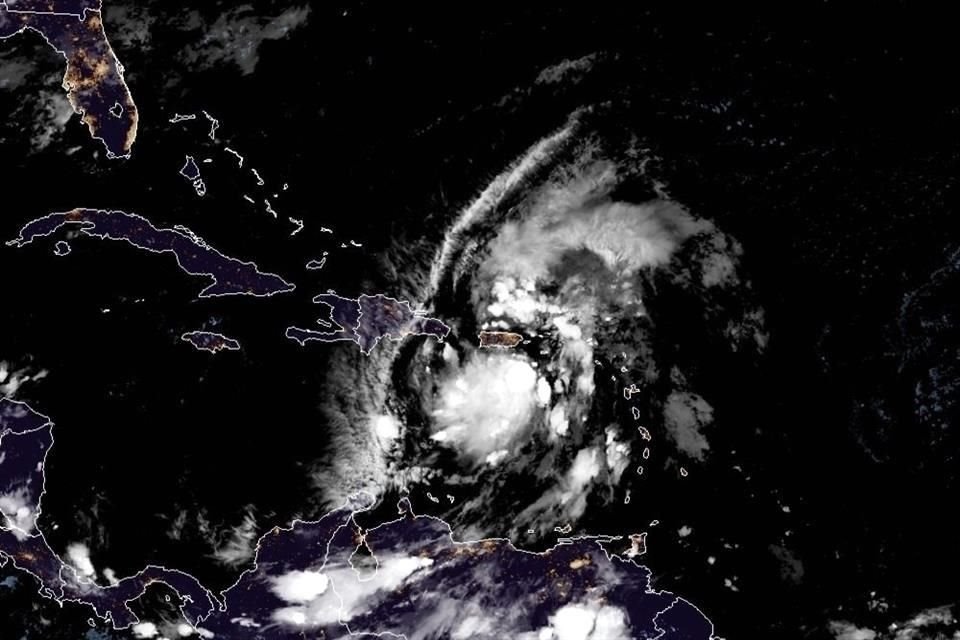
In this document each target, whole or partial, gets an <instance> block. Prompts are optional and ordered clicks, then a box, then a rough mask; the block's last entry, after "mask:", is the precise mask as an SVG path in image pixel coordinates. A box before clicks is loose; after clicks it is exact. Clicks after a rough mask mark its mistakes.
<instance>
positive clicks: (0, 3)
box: [0, 0, 140, 160]
mask: <svg viewBox="0 0 960 640" xmlns="http://www.w3.org/2000/svg"><path fill="white" fill-rule="evenodd" d="M98 6H99V7H100V8H98V9H90V8H88V7H84V9H83V13H82V14H78V13H69V12H68V13H59V12H53V11H18V10H16V9H10V7H9V6H7V3H6V1H5V0H0V10H3V11H6V12H7V13H11V14H15V15H16V14H19V15H37V16H59V17H73V18H77V19H78V20H79V21H80V22H83V21H84V20H86V19H87V14H88V13H95V14H97V16H99V17H100V26H101V29H102V30H103V44H104V45H105V46H106V48H107V51H108V52H109V54H110V55H111V56H113V60H114V62H116V69H117V77H118V78H119V80H120V85H121V86H122V87H123V88H124V90H125V91H126V92H127V95H128V96H129V97H130V103H131V104H132V105H133V109H134V113H135V116H134V120H133V127H132V134H131V135H132V136H133V137H132V139H131V140H130V151H128V152H127V153H126V154H123V155H119V154H117V153H114V152H113V151H111V150H110V147H109V146H107V141H106V140H105V139H104V138H103V137H102V136H97V135H94V133H93V132H92V131H90V127H89V125H87V124H86V123H85V122H83V116H85V115H86V113H87V112H86V111H84V110H82V109H79V108H78V107H75V106H74V104H73V102H72V101H70V100H69V99H68V102H70V108H71V109H72V110H73V112H74V113H75V114H76V115H78V116H80V121H81V122H83V124H84V125H85V126H87V132H88V133H89V134H90V137H91V138H92V139H93V140H95V141H97V142H99V143H100V144H101V145H102V146H103V148H104V150H106V152H107V159H108V160H118V159H122V160H127V159H129V158H130V156H131V155H132V154H133V145H134V143H135V142H136V140H137V130H138V128H139V123H140V109H139V107H137V103H136V101H135V100H134V99H133V92H132V91H131V90H130V87H129V85H127V81H126V79H124V75H123V74H124V71H125V69H124V66H123V64H122V63H121V62H120V58H119V56H117V53H116V51H114V50H113V46H112V45H111V44H110V39H109V38H108V37H107V29H106V27H104V26H103V15H102V11H101V10H102V9H103V1H102V0H101V1H100V2H99V3H98ZM24 31H33V32H34V33H37V34H39V36H40V37H41V38H43V41H44V42H46V43H47V46H49V47H50V48H51V49H53V50H54V51H55V52H56V53H58V54H60V56H61V57H62V58H63V60H64V63H65V65H64V71H63V79H62V80H61V83H60V86H61V88H62V89H63V90H64V91H65V92H66V93H67V96H68V98H69V94H70V89H69V88H68V86H67V74H68V73H69V72H70V60H69V59H68V58H67V52H66V51H63V50H61V49H60V48H58V47H57V46H56V45H55V44H53V42H51V41H50V38H48V37H47V34H45V33H44V32H43V30H41V29H39V28H37V27H35V26H32V25H28V24H25V25H22V26H21V27H20V28H19V29H17V30H16V31H14V32H13V33H11V34H9V35H6V36H0V41H3V40H8V39H10V38H15V37H16V36H18V35H20V34H22V33H23V32H24ZM108 111H109V110H108Z"/></svg>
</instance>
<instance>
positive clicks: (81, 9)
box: [0, 0, 102, 17]
mask: <svg viewBox="0 0 960 640" xmlns="http://www.w3.org/2000/svg"><path fill="white" fill-rule="evenodd" d="M0 4H5V5H7V9H9V10H10V11H11V12H16V11H29V12H31V13H64V14H69V15H74V16H77V17H82V16H83V14H84V13H85V12H87V11H100V8H101V4H102V2H101V1H100V0H4V2H2V3H0Z"/></svg>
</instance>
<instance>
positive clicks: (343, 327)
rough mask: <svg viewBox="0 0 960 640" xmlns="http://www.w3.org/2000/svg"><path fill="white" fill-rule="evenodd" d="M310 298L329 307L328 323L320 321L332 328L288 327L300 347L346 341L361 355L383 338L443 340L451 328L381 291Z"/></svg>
mask: <svg viewBox="0 0 960 640" xmlns="http://www.w3.org/2000/svg"><path fill="white" fill-rule="evenodd" d="M313 301H314V303H316V304H322V305H325V306H326V307H327V308H328V309H329V322H327V320H321V321H319V322H320V324H322V325H327V324H330V323H332V325H333V326H334V328H331V329H330V330H328V331H317V330H316V329H302V328H300V327H288V328H287V331H286V336H287V337H288V338H290V339H291V340H296V341H297V342H299V343H300V345H301V346H302V345H305V344H306V343H307V342H310V341H312V340H315V341H319V342H343V341H347V342H353V343H356V344H357V345H358V346H359V347H360V351H361V352H363V354H364V355H369V354H370V352H371V351H373V348H374V347H376V346H377V344H378V343H379V342H380V341H381V340H382V339H383V338H390V339H391V340H402V339H403V338H404V337H406V336H410V335H425V336H432V337H434V338H436V339H438V340H443V339H444V338H446V337H447V335H448V334H449V333H450V327H448V326H447V325H445V324H443V323H442V322H440V321H439V320H437V319H436V318H428V317H426V316H425V315H423V314H422V313H420V312H417V311H414V310H413V309H411V308H410V303H409V302H404V301H400V300H396V299H394V298H389V297H387V296H385V295H382V294H378V295H375V296H368V295H362V296H360V297H359V298H344V297H341V296H338V295H336V294H333V293H321V294H320V295H318V296H316V297H314V299H313Z"/></svg>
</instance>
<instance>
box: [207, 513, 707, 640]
mask: <svg viewBox="0 0 960 640" xmlns="http://www.w3.org/2000/svg"><path fill="white" fill-rule="evenodd" d="M400 506H401V508H402V509H403V510H404V514H403V515H402V517H401V518H399V519H398V520H395V521H392V522H388V523H385V524H382V525H379V526H377V527H374V528H372V529H368V530H364V529H362V528H361V527H360V526H359V525H358V524H357V522H356V521H355V520H354V517H353V516H354V514H355V513H356V511H351V510H350V509H349V508H344V509H340V510H338V511H335V512H333V513H332V514H329V515H328V516H326V517H325V518H323V519H322V520H320V521H319V522H314V523H304V522H299V523H296V524H295V525H294V527H293V528H292V529H286V530H281V529H277V530H274V531H273V532H271V533H270V534H268V535H267V536H265V537H264V538H263V539H262V540H261V543H260V548H259V553H258V555H257V560H256V568H255V569H254V570H252V571H250V572H248V573H246V574H244V575H243V576H242V577H241V579H240V580H239V581H238V582H237V584H236V585H234V586H233V587H232V588H230V589H228V590H227V591H225V592H224V600H225V603H226V611H221V612H217V613H215V614H214V615H212V616H211V617H210V618H208V619H206V620H204V621H203V623H202V624H201V626H202V628H204V629H206V630H208V631H211V632H213V633H214V637H228V638H232V639H236V640H246V639H250V640H253V639H254V638H257V639H266V640H270V639H277V640H279V639H287V638H291V639H292V638H300V637H302V636H301V634H305V635H307V636H309V637H331V638H333V637H341V636H342V635H343V634H344V632H345V631H346V630H348V629H349V632H351V633H354V634H369V635H371V636H374V635H377V634H386V635H391V637H402V635H405V636H406V637H432V638H448V637H451V636H453V635H454V632H455V631H456V630H457V628H458V626H459V625H460V624H462V623H463V622H464V620H465V619H466V618H468V617H471V616H474V617H477V618H478V624H483V625H489V626H487V627H485V632H484V633H482V634H480V636H482V637H491V638H492V637H501V638H515V637H518V636H520V635H522V634H525V633H528V634H531V637H536V636H537V635H538V633H539V632H540V631H541V630H543V629H544V628H547V627H550V626H551V624H552V617H553V616H554V615H555V614H556V612H557V611H558V610H560V609H562V608H563V607H566V606H586V607H595V608H597V609H599V608H600V607H610V608H613V610H615V611H616V613H617V615H621V616H622V617H623V620H624V624H625V627H626V629H625V630H624V632H625V633H628V634H629V637H633V638H664V639H668V640H680V639H681V638H682V639H689V640H709V639H710V638H711V637H712V633H713V626H712V624H711V623H710V621H709V620H708V619H707V618H706V617H705V616H704V615H703V614H702V613H701V612H700V611H699V610H697V609H696V608H695V607H693V606H692V605H690V604H689V603H688V602H686V601H685V600H682V599H681V598H677V597H676V596H675V595H674V594H672V593H669V592H666V591H656V590H654V589H652V587H651V585H650V571H649V570H648V569H647V568H645V567H643V566H641V565H638V564H635V563H634V562H632V561H628V560H623V559H622V558H620V557H618V556H610V555H608V554H607V553H606V552H605V551H604V550H603V549H602V548H601V546H600V545H599V544H598V541H599V538H594V537H584V538H578V539H574V540H570V541H568V542H567V543H565V544H561V545H558V546H557V547H555V548H553V549H551V550H549V551H547V552H545V553H539V554H537V553H528V552H524V551H520V550H517V549H516V548H514V547H513V546H512V545H511V544H510V542H509V541H507V540H482V541H476V542H455V541H454V540H453V538H452V537H451V531H450V528H449V527H448V526H447V525H446V524H445V523H444V522H443V521H441V520H438V519H435V518H431V517H425V516H416V515H414V514H413V513H412V512H411V511H410V510H409V504H408V503H406V502H405V501H401V505H400ZM354 509H356V510H361V509H358V508H356V507H354ZM607 539H608V540H609V538H607ZM361 551H364V553H361ZM398 573H399V574H400V575H399V578H391V576H397V574H398ZM310 575H312V576H313V577H314V578H317V577H318V576H321V575H322V576H323V577H324V578H320V579H321V580H323V579H325V580H327V581H329V584H328V585H325V586H320V587H318V588H317V589H316V590H315V592H314V593H312V594H310V595H309V596H307V597H304V594H303V592H302V591H300V592H299V593H290V592H285V591H284V589H283V588H282V587H283V585H284V584H285V582H286V581H288V580H290V579H298V580H299V581H301V583H303V582H305V580H304V577H306V576H310ZM298 596H299V599H298ZM661 622H662V624H661ZM401 634H402V635H401ZM552 637H555V636H552Z"/></svg>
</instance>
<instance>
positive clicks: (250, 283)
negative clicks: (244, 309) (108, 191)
mask: <svg viewBox="0 0 960 640" xmlns="http://www.w3.org/2000/svg"><path fill="white" fill-rule="evenodd" d="M65 227H66V228H70V229H75V230H77V231H79V232H80V233H81V234H83V235H86V236H90V237H92V238H99V239H102V240H122V241H125V242H127V243H128V244H130V245H133V246H134V247H136V248H138V249H143V250H144V251H150V252H152V253H172V254H173V255H174V257H175V258H176V260H177V265H178V266H179V267H180V269H182V270H183V271H184V272H186V273H188V274H190V275H192V276H207V278H209V279H210V280H212V282H211V283H210V284H209V285H208V286H207V287H206V288H205V289H203V291H201V292H200V293H199V294H198V297H199V298H210V297H214V296H239V295H245V296H257V297H264V296H272V295H274V294H276V293H285V292H288V291H293V290H294V288H295V285H293V284H291V283H289V282H287V281H286V280H284V279H283V278H281V277H280V276H278V275H276V274H273V273H264V272H262V271H260V269H259V268H258V267H257V265H256V264H255V263H253V262H243V261H241V260H237V259H236V258H231V257H229V256H225V255H223V254H222V253H220V252H219V251H217V250H216V249H214V248H213V247H211V246H210V245H208V244H207V243H206V241H204V240H203V239H202V238H200V237H199V236H198V235H197V234H195V233H193V232H192V231H190V230H189V229H187V228H186V227H183V226H176V227H174V228H173V229H161V228H157V227H155V226H154V225H153V224H152V223H151V222H150V221H149V220H147V219H146V218H144V217H143V216H140V215H137V214H135V213H127V212H125V211H106V210H103V209H73V210H72V211H67V212H64V213H51V214H49V215H46V216H44V217H42V218H37V219H36V220H33V221H31V222H28V223H27V224H26V225H24V226H23V228H22V229H20V235H19V236H18V237H17V238H16V239H14V240H10V241H8V242H7V245H8V246H13V247H25V246H27V245H28V244H30V243H31V242H33V241H34V240H36V239H37V238H42V237H45V236H49V235H51V234H53V233H55V232H57V231H59V230H60V229H62V228H65Z"/></svg>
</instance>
